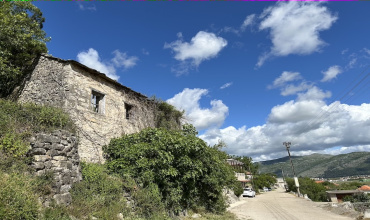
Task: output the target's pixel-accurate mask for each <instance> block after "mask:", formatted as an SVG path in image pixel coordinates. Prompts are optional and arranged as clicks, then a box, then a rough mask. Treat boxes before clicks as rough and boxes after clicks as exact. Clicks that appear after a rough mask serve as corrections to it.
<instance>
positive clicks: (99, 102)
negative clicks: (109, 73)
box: [91, 91, 104, 114]
mask: <svg viewBox="0 0 370 220" xmlns="http://www.w3.org/2000/svg"><path fill="white" fill-rule="evenodd" d="M91 107H92V109H93V111H94V112H96V113H101V114H104V95H103V94H101V93H98V92H96V91H92V92H91Z"/></svg>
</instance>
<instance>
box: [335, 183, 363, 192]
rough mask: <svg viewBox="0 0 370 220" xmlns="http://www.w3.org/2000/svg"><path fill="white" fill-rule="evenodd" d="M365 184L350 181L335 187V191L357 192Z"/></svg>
mask: <svg viewBox="0 0 370 220" xmlns="http://www.w3.org/2000/svg"><path fill="white" fill-rule="evenodd" d="M362 185H363V183H360V182H357V181H353V182H352V181H350V182H345V183H341V184H339V186H334V189H336V190H355V189H358V188H359V187H361V186H362Z"/></svg>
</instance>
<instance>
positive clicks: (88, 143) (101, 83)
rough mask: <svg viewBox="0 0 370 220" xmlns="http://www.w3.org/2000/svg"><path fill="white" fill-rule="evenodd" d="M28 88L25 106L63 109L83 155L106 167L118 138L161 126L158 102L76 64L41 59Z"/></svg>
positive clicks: (22, 97) (22, 91) (22, 90)
mask: <svg viewBox="0 0 370 220" xmlns="http://www.w3.org/2000/svg"><path fill="white" fill-rule="evenodd" d="M36 61H37V62H35V67H34V69H33V71H32V73H31V74H30V76H29V77H28V78H27V80H26V81H25V82H24V84H23V85H22V86H20V87H19V88H18V89H16V90H15V92H14V93H16V94H17V95H16V96H17V97H18V101H19V102H32V103H36V104H41V105H50V106H55V107H60V108H62V109H64V111H65V112H67V113H68V114H69V115H70V117H71V119H72V120H73V121H74V123H75V125H76V127H77V132H78V137H79V147H78V151H79V156H80V158H81V160H83V161H88V162H97V163H99V162H103V161H104V159H103V152H102V146H104V145H106V144H108V143H109V141H110V140H111V139H112V138H115V137H119V136H121V135H123V134H131V133H135V132H139V131H141V130H142V129H144V128H147V127H155V103H154V102H153V101H151V100H149V99H148V98H147V97H146V96H145V95H143V94H140V93H138V92H135V91H133V90H131V89H130V88H128V87H126V86H123V85H121V84H120V83H118V82H117V81H115V80H113V79H111V78H109V77H107V76H106V75H105V74H103V73H100V72H98V71H96V70H94V69H91V68H89V67H87V66H85V65H83V64H81V63H79V62H76V61H74V60H62V59H59V58H56V57H52V56H50V55H41V56H40V57H39V59H38V60H36Z"/></svg>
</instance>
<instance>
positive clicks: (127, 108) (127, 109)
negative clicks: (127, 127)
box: [125, 103, 132, 119]
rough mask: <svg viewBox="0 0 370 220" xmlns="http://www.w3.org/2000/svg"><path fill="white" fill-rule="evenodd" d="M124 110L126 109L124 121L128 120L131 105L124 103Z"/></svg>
mask: <svg viewBox="0 0 370 220" xmlns="http://www.w3.org/2000/svg"><path fill="white" fill-rule="evenodd" d="M125 109H126V119H130V117H131V113H132V112H131V109H132V105H129V104H127V103H125Z"/></svg>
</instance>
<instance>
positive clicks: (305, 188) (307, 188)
mask: <svg viewBox="0 0 370 220" xmlns="http://www.w3.org/2000/svg"><path fill="white" fill-rule="evenodd" d="M286 181H287V184H288V188H289V190H290V191H294V192H297V187H296V186H295V183H294V179H292V178H287V179H286ZM299 189H300V191H301V193H302V194H307V196H308V198H310V199H311V200H313V201H317V202H319V201H320V202H327V201H328V198H327V195H326V190H327V189H326V188H325V186H324V185H322V184H319V183H316V182H315V181H314V180H312V179H310V178H308V177H304V178H301V177H300V178H299Z"/></svg>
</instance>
